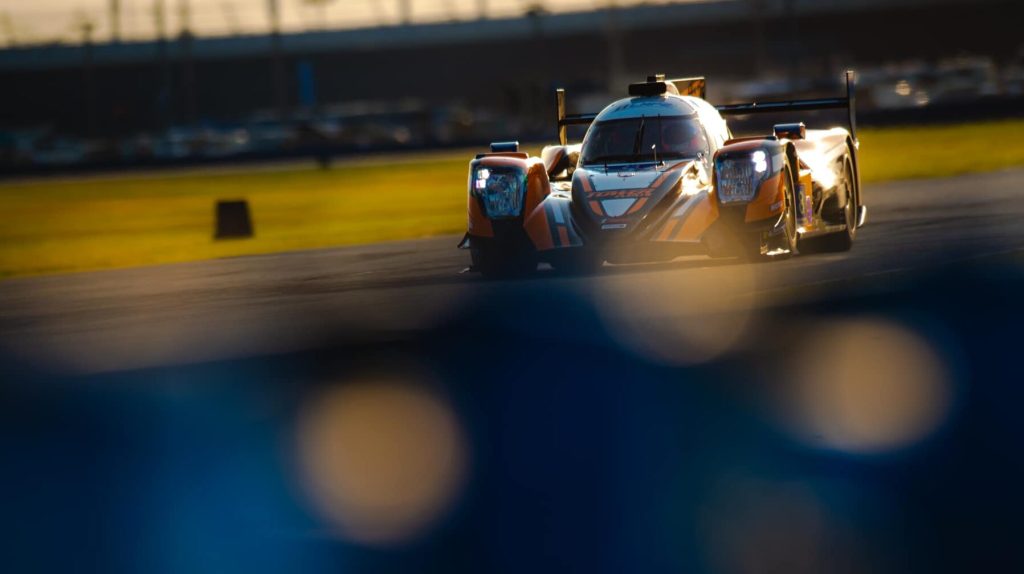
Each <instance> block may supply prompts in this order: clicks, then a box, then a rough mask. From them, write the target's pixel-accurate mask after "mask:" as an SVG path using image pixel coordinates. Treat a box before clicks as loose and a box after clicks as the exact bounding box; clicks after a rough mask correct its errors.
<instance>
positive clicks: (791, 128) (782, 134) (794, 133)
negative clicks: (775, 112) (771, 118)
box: [775, 122, 807, 140]
mask: <svg viewBox="0 0 1024 574" xmlns="http://www.w3.org/2000/svg"><path fill="white" fill-rule="evenodd" d="M775 137H777V138H779V139H782V138H786V139H790V140H802V139H807V126H805V125H804V123H803V122H798V123H795V124H775Z"/></svg>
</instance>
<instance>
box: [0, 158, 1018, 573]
mask: <svg viewBox="0 0 1024 574" xmlns="http://www.w3.org/2000/svg"><path fill="white" fill-rule="evenodd" d="M1021 177H1024V174H1022V173H1021V172H1020V171H1011V172H1003V173H997V174H989V175H985V176H972V177H969V178H961V179H951V180H932V181H925V182H914V183H904V184H890V185H876V186H873V187H871V188H870V189H869V192H871V193H873V195H872V196H871V197H870V198H869V205H871V206H872V207H871V209H872V210H873V211H872V212H871V214H872V215H871V217H872V218H873V219H872V220H870V223H869V225H868V226H867V227H865V228H863V230H862V234H861V235H860V236H859V237H858V243H857V244H856V246H855V247H854V250H853V251H852V252H850V253H849V254H843V255H833V256H807V257H797V258H795V259H792V260H788V261H778V262H772V263H769V264H763V265H743V264H739V263H737V262H733V261H729V260H718V261H712V260H707V259H701V258H696V259H682V260H677V261H676V262H673V263H667V264H658V265H647V266H622V267H606V268H605V269H603V270H602V271H601V272H600V273H598V274H596V275H595V276H592V277H562V276H557V275H554V274H553V273H551V272H541V273H540V274H538V276H537V277H535V278H532V279H527V280H521V281H507V282H482V281H479V280H478V279H477V278H475V277H472V276H468V275H466V274H459V273H458V271H459V269H460V267H461V265H463V264H464V259H465V257H464V254H460V253H456V252H455V251H454V249H453V246H454V242H455V239H456V238H443V239H439V240H432V241H420V242H404V243H395V244H387V245H379V246H372V247H366V248H358V249H350V250H335V251H327V250H324V251H316V252H305V253H296V254H282V255H275V256H265V257H256V258H242V259H233V260H222V261H209V262H199V263H192V264H186V265H178V266H166V267H157V268H149V269H135V270H124V271H117V272H109V273H95V274H81V275H75V276H62V277H42V278H30V279H16V280H10V281H6V282H4V283H3V284H0V293H2V294H3V296H4V299H5V300H6V301H8V303H9V307H7V308H5V309H4V310H3V311H2V312H0V353H2V355H3V360H2V363H0V365H2V366H0V373H2V380H3V383H2V386H0V394H2V402H0V404H3V405H4V407H3V413H2V417H0V426H2V428H3V430H2V432H0V437H3V438H2V439H0V440H2V443H3V446H4V453H5V454H6V458H5V460H6V461H7V464H6V465H5V472H4V473H3V474H2V475H0V492H4V493H5V500H6V501H7V502H6V503H5V517H6V518H7V519H6V520H5V521H4V522H3V531H2V532H0V540H3V543H2V548H3V555H4V557H5V568H6V569H9V570H11V571H26V570H36V571H39V570H50V571H62V570H87V571H103V572H119V571H124V572H136V571H140V570H145V571H153V570H156V571H169V572H179V571H249V572H279V571H303V572H335V571H339V570H344V571H356V572H412V571H416V572H453V571H455V572H461V571H466V572H479V571H499V572H522V571H551V572H556V571H557V572H562V571H566V570H572V571H600V572H613V571H614V572H621V571H626V570H629V571H666V570H673V571H686V572H736V573H755V572H778V571H785V572H797V573H798V572H809V573H810V572H815V573H817V572H865V571H870V572H961V571H974V570H998V571H1019V570H1021V568H1022V567H1024V563H1022V562H1021V555H1020V553H1019V536H1018V535H1017V531H1018V530H1019V529H1018V528H1017V524H1019V522H1020V520H1021V516H1022V515H1024V500H1022V497H1020V496H1019V492H1018V490H1019V485H1020V484H1021V482H1022V480H1024V464H1022V461H1021V452H1022V450H1021V446H1022V441H1024V424H1022V422H1021V421H1022V420H1024V418H1022V417H1021V416H1020V413H1019V410H1020V409H1019V403H1020V402H1021V399H1022V398H1024V397H1022V390H1021V387H1020V385H1019V384H1017V382H1018V381H1019V379H1020V377H1019V375H1018V374H1017V361H1016V353H1017V350H1016V348H1017V346H1018V344H1017V341H1018V340H1019V337H1018V336H1017V333H1018V325H1017V323H1019V318H1020V317H1022V316H1024V302H1022V300H1021V298H1020V297H1019V293H1020V292H1021V290H1022V289H1024V255H1022V253H1024V252H1022V251H1021V249H1024V235H1022V233H1021V229H1020V226H1019V225H1018V224H1017V222H1019V219H1020V216H1021V214H1020V209H1021V207H1020V205H1021V204H1020V202H1019V191H1020V186H1019V185H1018V183H1019V181H1020V178H1021ZM963 190H970V193H962V191H963Z"/></svg>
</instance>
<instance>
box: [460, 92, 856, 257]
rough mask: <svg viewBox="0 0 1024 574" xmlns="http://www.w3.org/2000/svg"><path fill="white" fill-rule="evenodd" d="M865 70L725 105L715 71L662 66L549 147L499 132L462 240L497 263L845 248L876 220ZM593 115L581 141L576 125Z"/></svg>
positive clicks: (482, 158) (560, 103)
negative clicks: (829, 120)
mask: <svg viewBox="0 0 1024 574" xmlns="http://www.w3.org/2000/svg"><path fill="white" fill-rule="evenodd" d="M853 82H854V79H853V73H852V72H847V74H846V87H847V94H846V96H845V97H839V98H827V99H817V100H796V101H787V102H762V103H749V104H736V105H728V106H718V107H715V106H713V105H711V104H709V103H708V102H707V101H706V100H705V99H704V94H705V85H706V84H705V81H704V79H703V78H686V79H678V80H666V79H665V78H664V76H661V75H658V76H652V77H649V78H648V79H647V81H646V82H642V83H636V84H631V85H630V86H629V97H628V98H625V99H622V100H618V101H616V102H614V103H612V104H610V105H609V106H607V107H606V108H605V109H604V110H602V111H601V112H600V113H598V114H581V115H571V116H570V115H566V113H565V92H564V91H563V90H558V91H557V92H556V105H557V110H558V135H559V144H558V145H553V146H548V147H545V148H544V149H543V151H542V152H541V155H540V157H530V156H529V155H528V154H526V153H522V152H520V151H519V145H518V143H517V142H505V143H494V144H492V145H491V152H490V153H483V154H479V155H477V156H476V158H475V159H473V160H472V161H471V162H470V166H469V182H468V183H469V203H468V206H469V223H468V230H467V232H466V235H465V238H464V239H463V240H462V242H461V243H460V244H459V247H460V248H464V249H469V251H470V253H471V256H472V269H474V270H478V271H480V272H482V273H484V274H487V275H502V274H513V273H522V272H528V271H532V270H535V269H536V267H537V263H538V262H547V263H549V264H550V265H552V266H553V267H554V268H555V269H565V270H575V271H584V270H590V269H593V268H595V267H598V266H600V265H601V264H602V263H603V262H605V261H609V262H613V263H618V262H633V261H659V260H668V259H672V258H674V257H677V256H680V255H687V254H696V253H705V254H708V255H710V256H712V257H747V258H752V259H756V258H772V257H777V256H786V255H792V254H796V253H809V252H819V251H845V250H848V249H850V247H851V246H852V245H853V241H854V238H855V236H856V232H857V228H858V227H860V226H862V225H863V224H864V219H865V215H866V208H865V206H864V204H863V200H862V197H861V186H860V177H859V172H858V166H857V148H858V143H857V139H856V127H855V125H856V123H855V115H854V113H855V112H854V108H855V98H854V83H853ZM829 108H845V109H846V110H847V112H848V118H849V127H848V129H847V128H838V127H837V128H831V129H826V130H809V129H806V127H805V126H804V124H803V123H786V124H779V125H776V126H775V128H774V130H773V132H774V133H772V134H771V135H766V136H756V137H745V138H738V139H734V138H733V136H732V133H731V131H730V130H729V126H728V124H727V123H726V121H725V119H724V118H723V116H728V115H743V114H754V113H760V112H774V113H778V112H799V111H809V110H820V109H829ZM570 125H589V129H588V130H587V133H586V136H585V137H584V138H583V142H582V143H579V144H570V143H569V142H568V141H567V137H566V135H567V126H570Z"/></svg>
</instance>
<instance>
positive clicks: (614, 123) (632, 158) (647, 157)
mask: <svg viewBox="0 0 1024 574" xmlns="http://www.w3.org/2000/svg"><path fill="white" fill-rule="evenodd" d="M707 151H708V142H707V139H706V138H705V137H704V130H703V129H701V126H700V123H699V122H698V121H697V120H696V119H693V118H685V117H662V116H653V117H640V118H628V119H623V120H608V121H604V122H599V123H596V124H594V125H593V127H591V128H590V131H589V132H587V136H586V138H585V139H584V141H583V153H582V155H583V164H584V165H586V164H598V163H635V162H645V161H662V160H671V159H683V158H690V157H696V156H697V154H698V153H700V152H704V153H707Z"/></svg>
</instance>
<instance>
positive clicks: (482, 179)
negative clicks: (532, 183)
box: [472, 167, 526, 219]
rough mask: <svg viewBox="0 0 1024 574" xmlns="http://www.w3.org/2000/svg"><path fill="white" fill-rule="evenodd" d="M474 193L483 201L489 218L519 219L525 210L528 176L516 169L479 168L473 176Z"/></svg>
mask: <svg viewBox="0 0 1024 574" xmlns="http://www.w3.org/2000/svg"><path fill="white" fill-rule="evenodd" d="M472 185H473V193H475V194H476V195H477V197H480V198H481V199H483V202H484V209H485V210H486V212H487V216H488V217H490V218H492V219H495V218H502V217H518V216H519V214H520V213H521V212H522V210H523V196H524V195H525V193H526V174H525V173H523V172H522V171H520V170H518V169H515V168H486V167H482V168H478V169H477V170H476V172H475V173H474V174H473V184H472Z"/></svg>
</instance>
